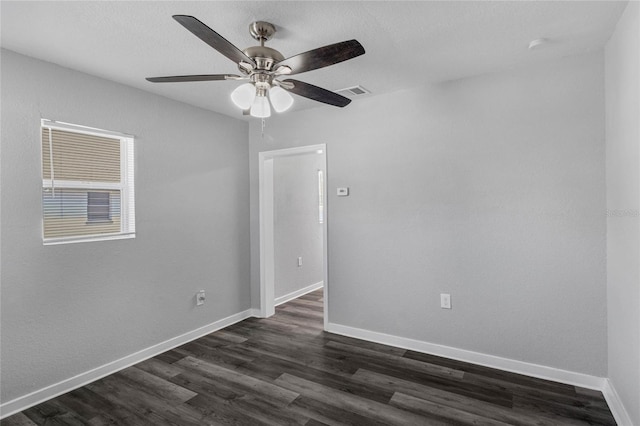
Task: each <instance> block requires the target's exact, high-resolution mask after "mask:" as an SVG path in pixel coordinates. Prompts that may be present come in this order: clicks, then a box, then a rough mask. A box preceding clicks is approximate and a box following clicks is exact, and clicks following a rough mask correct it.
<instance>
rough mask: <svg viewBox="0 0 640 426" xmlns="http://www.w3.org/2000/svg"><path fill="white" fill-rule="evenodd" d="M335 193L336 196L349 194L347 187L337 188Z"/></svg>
mask: <svg viewBox="0 0 640 426" xmlns="http://www.w3.org/2000/svg"><path fill="white" fill-rule="evenodd" d="M337 194H338V197H347V196H349V188H338V190H337Z"/></svg>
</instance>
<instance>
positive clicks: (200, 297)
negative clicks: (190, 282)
mask: <svg viewBox="0 0 640 426" xmlns="http://www.w3.org/2000/svg"><path fill="white" fill-rule="evenodd" d="M205 299H206V296H205V295H204V290H200V291H199V292H198V293H196V306H200V305H204V301H205Z"/></svg>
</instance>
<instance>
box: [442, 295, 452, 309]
mask: <svg viewBox="0 0 640 426" xmlns="http://www.w3.org/2000/svg"><path fill="white" fill-rule="evenodd" d="M440 307H441V308H442V309H451V295H450V294H447V293H441V294H440Z"/></svg>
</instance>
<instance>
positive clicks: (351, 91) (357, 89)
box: [336, 86, 371, 98]
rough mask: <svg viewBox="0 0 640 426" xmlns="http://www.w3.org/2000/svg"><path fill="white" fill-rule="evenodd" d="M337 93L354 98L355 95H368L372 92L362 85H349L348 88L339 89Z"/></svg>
mask: <svg viewBox="0 0 640 426" xmlns="http://www.w3.org/2000/svg"><path fill="white" fill-rule="evenodd" d="M336 93H337V94H339V95H342V96H347V97H350V98H353V97H355V96H362V95H368V94H370V93H371V92H370V91H368V90H367V89H365V88H364V87H362V86H353V87H347V88H346V89H341V90H337V91H336Z"/></svg>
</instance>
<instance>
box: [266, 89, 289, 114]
mask: <svg viewBox="0 0 640 426" xmlns="http://www.w3.org/2000/svg"><path fill="white" fill-rule="evenodd" d="M269 99H271V105H273V109H275V110H276V112H285V111H286V110H288V109H289V108H291V105H293V97H291V95H290V94H289V93H287V91H286V90H284V89H283V88H282V87H280V86H273V87H272V88H271V89H270V90H269Z"/></svg>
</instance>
